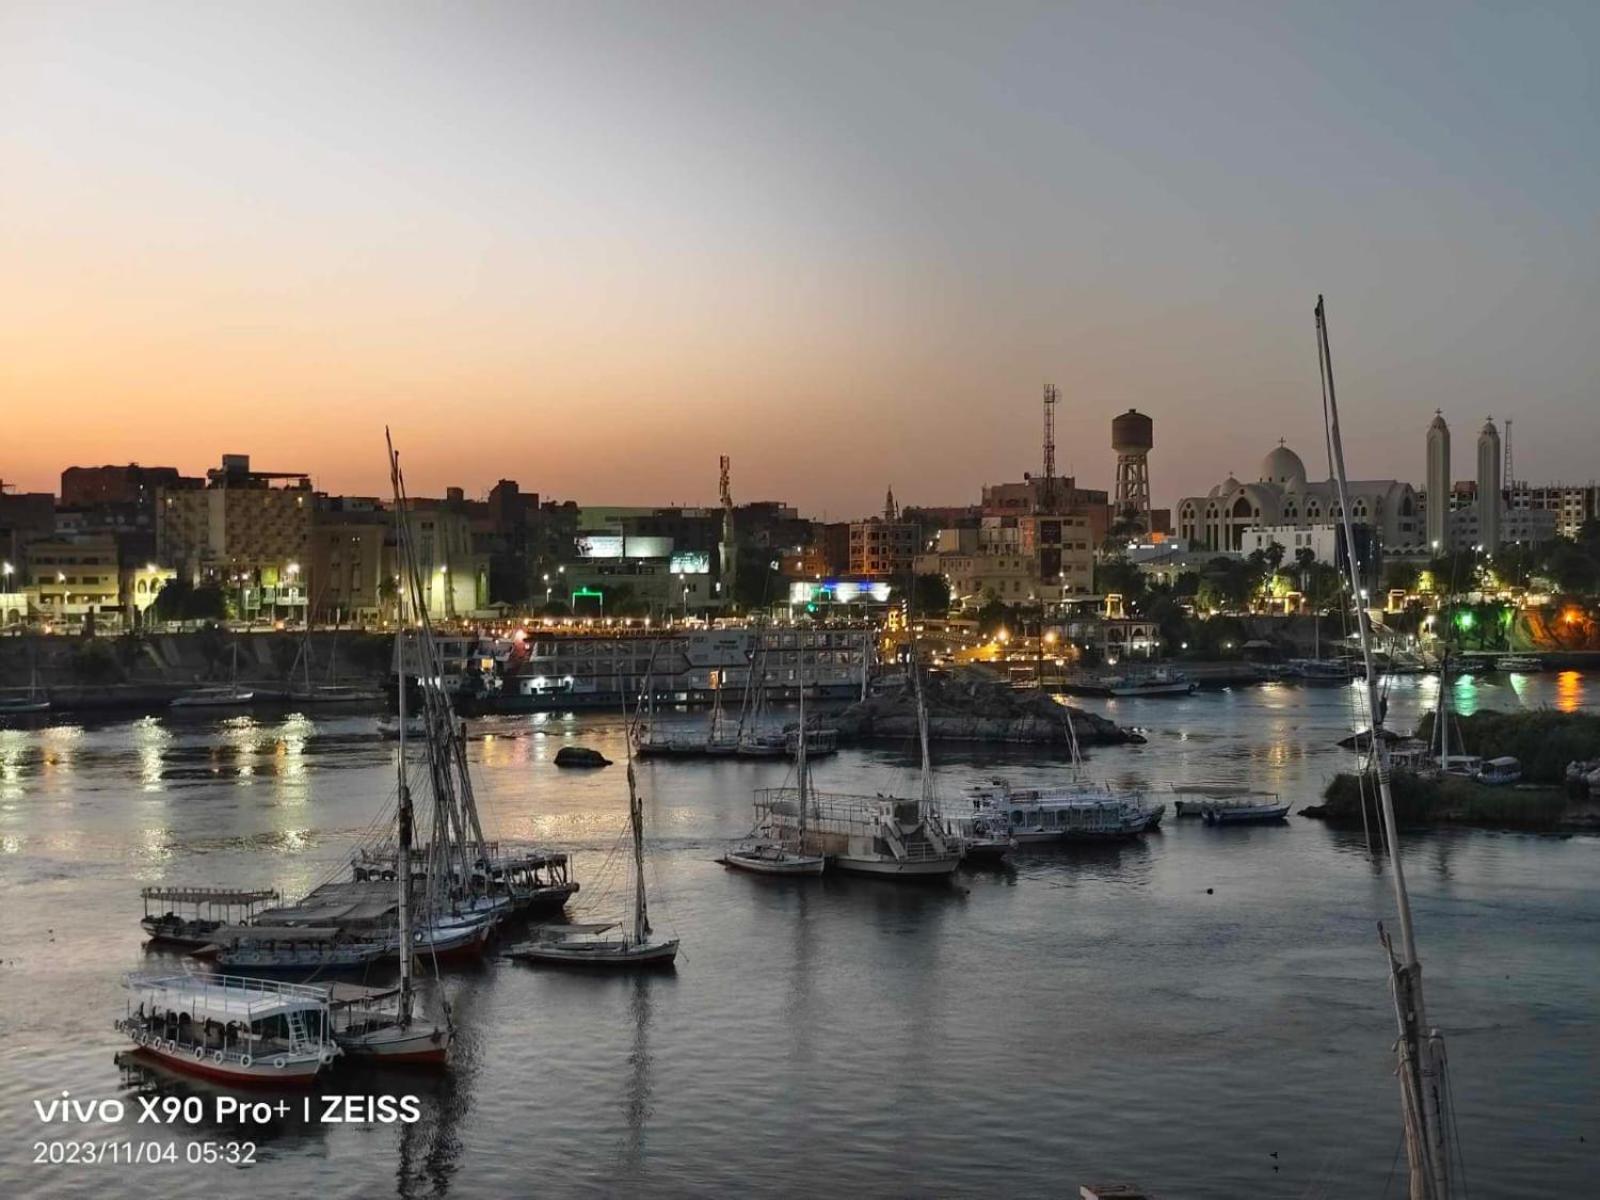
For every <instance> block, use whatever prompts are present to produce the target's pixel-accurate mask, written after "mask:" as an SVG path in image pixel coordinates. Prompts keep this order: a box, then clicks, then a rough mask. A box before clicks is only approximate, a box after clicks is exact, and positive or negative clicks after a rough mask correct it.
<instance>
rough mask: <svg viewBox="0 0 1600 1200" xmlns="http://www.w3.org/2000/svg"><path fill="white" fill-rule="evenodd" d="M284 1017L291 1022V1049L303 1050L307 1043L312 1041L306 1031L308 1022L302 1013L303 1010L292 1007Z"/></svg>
mask: <svg viewBox="0 0 1600 1200" xmlns="http://www.w3.org/2000/svg"><path fill="white" fill-rule="evenodd" d="M284 1017H285V1019H287V1021H288V1022H289V1049H290V1050H303V1049H305V1047H306V1045H307V1043H308V1042H310V1040H311V1038H310V1036H309V1035H308V1034H307V1032H306V1022H305V1017H304V1015H303V1014H302V1013H301V1011H300V1010H299V1009H298V1008H296V1009H291V1010H290V1011H289V1012H287V1013H285V1014H284Z"/></svg>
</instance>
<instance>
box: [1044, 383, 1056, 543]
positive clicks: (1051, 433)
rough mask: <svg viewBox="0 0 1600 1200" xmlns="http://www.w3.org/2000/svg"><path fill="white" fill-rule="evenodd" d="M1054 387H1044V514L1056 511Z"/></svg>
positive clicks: (1048, 385)
mask: <svg viewBox="0 0 1600 1200" xmlns="http://www.w3.org/2000/svg"><path fill="white" fill-rule="evenodd" d="M1058 398H1059V397H1058V394H1057V392H1056V385H1055V384H1053V383H1047V384H1045V385H1044V503H1043V505H1042V507H1043V509H1044V511H1045V512H1047V513H1050V512H1055V510H1056V400H1057V399H1058Z"/></svg>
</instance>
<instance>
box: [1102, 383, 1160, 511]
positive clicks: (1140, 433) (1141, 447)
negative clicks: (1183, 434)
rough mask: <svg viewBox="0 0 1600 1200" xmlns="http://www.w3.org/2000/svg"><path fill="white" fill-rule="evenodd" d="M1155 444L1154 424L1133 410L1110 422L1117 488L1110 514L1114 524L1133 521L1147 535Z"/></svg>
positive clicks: (1136, 410)
mask: <svg viewBox="0 0 1600 1200" xmlns="http://www.w3.org/2000/svg"><path fill="white" fill-rule="evenodd" d="M1155 444H1156V438H1155V424H1154V423H1153V422H1152V421H1151V420H1150V418H1149V417H1147V416H1145V415H1144V414H1143V413H1142V412H1140V411H1139V410H1138V409H1136V408H1130V409H1129V410H1128V411H1127V412H1125V413H1123V414H1122V415H1121V416H1120V417H1116V418H1113V419H1112V422H1111V448H1112V449H1113V450H1115V451H1116V452H1117V486H1116V491H1115V493H1114V494H1113V495H1114V499H1113V500H1112V511H1113V513H1114V517H1113V520H1115V521H1135V522H1137V523H1138V525H1139V528H1140V530H1141V531H1142V532H1144V533H1146V534H1148V533H1149V532H1150V450H1151V448H1152V447H1153V446H1154V445H1155Z"/></svg>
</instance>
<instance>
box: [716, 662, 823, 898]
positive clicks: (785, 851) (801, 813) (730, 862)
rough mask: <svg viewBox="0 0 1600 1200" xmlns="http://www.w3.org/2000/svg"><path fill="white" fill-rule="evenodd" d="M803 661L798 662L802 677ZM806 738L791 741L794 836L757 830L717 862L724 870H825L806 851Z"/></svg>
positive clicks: (808, 768)
mask: <svg viewBox="0 0 1600 1200" xmlns="http://www.w3.org/2000/svg"><path fill="white" fill-rule="evenodd" d="M804 668H805V664H804V662H802V663H801V671H802V678H804ZM805 727H806V691H805V688H803V687H802V688H801V689H800V729H801V730H802V731H803V730H804V729H805ZM810 741H811V739H810V738H809V737H797V738H796V739H795V752H796V756H797V757H796V758H795V784H796V798H795V809H796V821H795V828H794V836H793V837H792V838H788V839H785V838H781V837H778V836H776V835H775V833H774V831H773V830H770V829H768V830H765V831H762V830H760V829H759V827H758V830H757V832H755V833H753V834H752V835H751V836H750V837H749V838H747V839H746V840H745V841H744V842H742V843H740V844H739V845H737V846H734V847H732V848H730V849H729V850H728V851H727V853H725V854H724V855H723V856H722V857H721V858H719V859H718V860H717V861H718V862H720V863H721V864H722V865H723V866H725V867H732V868H733V869H734V870H738V871H749V872H750V873H751V874H754V875H789V876H817V875H821V874H822V873H823V871H825V870H826V869H827V866H828V860H827V859H826V858H825V857H824V856H823V855H821V854H816V853H811V852H809V851H807V849H806V816H807V810H808V809H809V808H810V807H811V803H810V796H811V787H810V781H811V763H810V757H809V754H810Z"/></svg>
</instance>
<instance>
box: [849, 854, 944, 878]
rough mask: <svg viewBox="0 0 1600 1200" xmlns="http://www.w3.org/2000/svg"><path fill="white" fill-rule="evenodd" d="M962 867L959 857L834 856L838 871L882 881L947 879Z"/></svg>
mask: <svg viewBox="0 0 1600 1200" xmlns="http://www.w3.org/2000/svg"><path fill="white" fill-rule="evenodd" d="M960 865H961V859H960V857H959V856H946V857H943V858H930V859H915V860H903V859H898V858H855V857H851V856H850V855H847V854H838V855H835V856H834V859H833V866H834V869H835V870H837V871H848V872H850V873H851V874H853V875H875V876H877V877H878V878H880V879H946V878H949V877H950V876H951V875H953V874H955V871H956V868H957V867H959V866H960Z"/></svg>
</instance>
